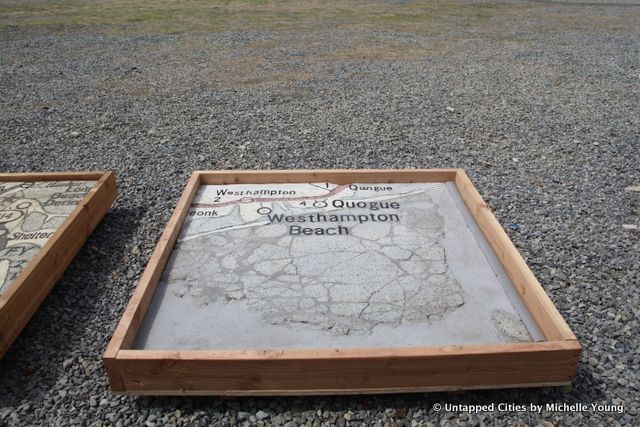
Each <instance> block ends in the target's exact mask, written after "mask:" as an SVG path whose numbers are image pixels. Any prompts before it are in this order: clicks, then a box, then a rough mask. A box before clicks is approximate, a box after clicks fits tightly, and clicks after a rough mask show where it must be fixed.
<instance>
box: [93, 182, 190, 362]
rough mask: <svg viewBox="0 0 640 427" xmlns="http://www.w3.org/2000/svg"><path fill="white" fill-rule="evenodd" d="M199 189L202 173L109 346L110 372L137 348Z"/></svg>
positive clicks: (185, 192) (179, 205)
mask: <svg viewBox="0 0 640 427" xmlns="http://www.w3.org/2000/svg"><path fill="white" fill-rule="evenodd" d="M199 187H200V173H198V172H194V173H193V174H192V175H191V178H190V179H189V181H188V183H187V186H186V187H185V189H184V190H183V192H182V196H181V197H180V199H179V200H178V203H177V205H176V208H175V210H174V212H173V214H172V215H171V218H170V219H169V222H168V223H167V225H166V226H165V229H164V231H163V233H162V236H161V237H160V241H159V242H158V244H157V246H156V248H155V250H154V251H153V253H152V255H151V258H150V259H149V263H148V264H147V267H146V268H145V270H144V272H143V274H142V277H141V278H140V280H139V282H138V285H137V286H136V288H135V290H134V292H133V295H132V296H131V299H130V300H129V304H128V305H127V308H126V309H125V311H124V314H123V315H122V319H121V320H120V323H119V324H118V326H117V327H116V330H115V332H114V333H113V336H112V338H111V341H110V342H109V345H108V346H107V349H106V351H105V353H104V360H105V366H107V369H109V366H110V364H109V362H108V360H110V359H113V358H114V357H115V355H116V354H117V352H118V350H119V349H120V348H129V347H131V345H132V344H133V341H134V340H135V337H136V335H137V333H138V329H139V328H140V325H141V324H142V321H143V320H144V315H145V314H146V312H147V309H148V307H149V304H150V303H151V299H152V298H153V294H154V292H155V289H156V285H157V284H158V280H159V279H160V276H161V275H162V271H163V270H164V267H165V265H166V263H167V260H168V259H169V256H170V255H171V251H172V250H173V245H174V244H175V242H176V240H177V239H178V235H179V234H180V229H181V227H182V223H183V221H184V218H185V216H186V215H187V213H188V211H189V207H190V206H191V202H192V200H193V198H194V197H195V195H196V193H197V192H198V188H199Z"/></svg>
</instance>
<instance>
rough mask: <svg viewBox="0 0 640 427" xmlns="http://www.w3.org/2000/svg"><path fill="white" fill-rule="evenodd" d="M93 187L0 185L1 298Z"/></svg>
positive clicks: (88, 184) (52, 183)
mask: <svg viewBox="0 0 640 427" xmlns="http://www.w3.org/2000/svg"><path fill="white" fill-rule="evenodd" d="M94 184H95V182H94V181H38V182H0V294H2V293H3V292H4V291H5V290H6V289H7V288H8V287H9V285H10V284H11V283H12V282H13V281H14V280H15V279H16V278H17V277H18V275H19V274H20V272H21V271H22V270H23V269H24V268H25V267H26V266H27V264H28V263H29V261H31V259H32V258H33V257H34V256H35V255H36V254H37V253H38V251H39V250H40V248H42V246H44V245H45V243H46V242H47V241H48V240H49V238H51V236H53V234H54V233H55V231H56V230H57V229H58V227H60V225H61V224H62V223H63V222H64V220H65V219H66V218H67V216H68V215H69V214H70V213H71V212H72V211H73V210H74V209H75V207H76V206H77V205H78V203H79V202H80V201H81V200H82V198H83V197H84V196H85V195H86V194H87V192H89V190H91V188H92V187H93V185H94Z"/></svg>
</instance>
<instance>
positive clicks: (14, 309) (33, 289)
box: [0, 172, 117, 358]
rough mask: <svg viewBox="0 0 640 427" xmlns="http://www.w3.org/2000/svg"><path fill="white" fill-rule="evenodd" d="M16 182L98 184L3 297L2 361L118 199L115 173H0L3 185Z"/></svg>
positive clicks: (0, 299) (0, 313) (0, 326)
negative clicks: (83, 182) (90, 182)
mask: <svg viewBox="0 0 640 427" xmlns="http://www.w3.org/2000/svg"><path fill="white" fill-rule="evenodd" d="M16 181H25V182H32V181H96V183H95V185H94V186H93V188H92V189H91V190H90V191H89V192H88V193H87V194H86V195H85V196H84V197H83V198H82V200H81V201H80V203H79V204H78V206H77V207H76V208H75V209H74V210H73V211H72V212H71V213H70V214H69V216H68V217H67V218H66V219H65V221H64V222H63V223H62V225H61V226H60V227H59V228H58V229H57V230H56V232H55V233H54V234H53V236H51V237H50V238H49V240H48V241H47V242H46V244H45V245H44V246H43V247H42V248H41V249H40V250H39V251H38V253H37V254H36V255H35V256H34V257H33V259H32V260H31V261H30V262H29V263H28V264H27V266H26V267H25V269H24V270H22V272H20V274H19V275H18V277H17V278H16V279H15V280H14V281H13V282H12V283H11V284H10V285H9V287H8V288H7V289H6V290H5V291H4V293H2V294H1V295H0V358H1V357H2V356H3V355H4V354H5V352H6V351H7V349H8V348H9V346H10V345H11V344H12V343H13V341H14V340H15V339H16V337H17V336H18V335H19V334H20V332H21V331H22V329H23V328H24V327H25V326H26V324H27V322H29V319H31V317H32V316H33V314H34V313H35V311H36V310H37V309H38V307H39V306H40V304H41V303H42V301H43V300H44V298H45V297H46V296H47V295H48V294H49V292H50V291H51V288H53V285H54V284H55V283H56V281H57V280H58V279H59V278H60V277H61V276H62V274H63V273H64V270H65V269H66V268H67V267H68V265H69V264H70V263H71V260H72V259H73V257H74V256H75V255H76V253H77V252H78V250H79V249H80V247H82V245H83V244H84V242H85V241H86V240H87V237H89V235H90V234H91V232H92V231H93V229H94V228H95V227H96V225H97V224H98V222H100V220H101V219H102V217H103V216H104V214H105V213H106V212H107V211H108V210H109V207H110V206H111V204H112V203H113V201H114V200H115V199H116V196H117V189H116V180H115V176H114V174H113V173H112V172H51V173H49V172H45V173H0V182H16Z"/></svg>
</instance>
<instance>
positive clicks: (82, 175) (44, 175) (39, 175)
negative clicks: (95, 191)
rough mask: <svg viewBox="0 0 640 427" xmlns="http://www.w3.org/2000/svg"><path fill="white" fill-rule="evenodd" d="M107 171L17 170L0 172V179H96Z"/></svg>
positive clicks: (11, 180)
mask: <svg viewBox="0 0 640 427" xmlns="http://www.w3.org/2000/svg"><path fill="white" fill-rule="evenodd" d="M105 173H107V172H106V171H97V172H17V173H0V181H5V182H19V181H97V180H99V179H100V178H102V177H103V176H104V174H105Z"/></svg>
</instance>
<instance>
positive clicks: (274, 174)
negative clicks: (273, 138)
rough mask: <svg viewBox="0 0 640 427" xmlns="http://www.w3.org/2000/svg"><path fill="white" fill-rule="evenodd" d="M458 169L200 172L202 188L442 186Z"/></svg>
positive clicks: (452, 177) (450, 179)
mask: <svg viewBox="0 0 640 427" xmlns="http://www.w3.org/2000/svg"><path fill="white" fill-rule="evenodd" d="M457 171H458V170H457V169H407V170H395V169H358V170H349V169H317V170H273V171H247V170H239V171H235V170H224V171H199V173H200V174H201V177H202V184H203V185H205V184H206V185H214V184H265V183H272V184H273V183H291V182H325V181H326V182H332V183H334V184H350V183H356V182H358V183H360V182H361V183H369V182H370V183H398V182H406V183H410V182H441V181H452V180H454V179H455V176H456V173H457Z"/></svg>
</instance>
